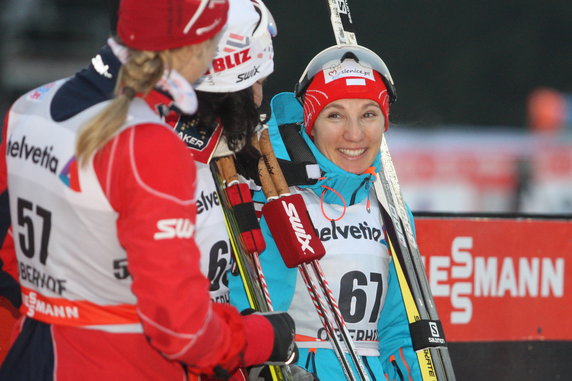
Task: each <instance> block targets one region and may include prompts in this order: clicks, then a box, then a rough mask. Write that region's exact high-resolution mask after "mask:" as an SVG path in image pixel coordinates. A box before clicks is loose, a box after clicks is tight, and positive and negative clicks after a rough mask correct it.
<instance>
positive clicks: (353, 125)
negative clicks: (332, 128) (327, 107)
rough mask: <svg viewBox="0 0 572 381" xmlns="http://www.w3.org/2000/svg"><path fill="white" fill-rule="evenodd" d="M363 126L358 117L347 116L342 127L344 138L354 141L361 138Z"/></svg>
mask: <svg viewBox="0 0 572 381" xmlns="http://www.w3.org/2000/svg"><path fill="white" fill-rule="evenodd" d="M363 135H364V134H363V128H362V126H361V125H360V123H359V120H358V119H355V118H348V119H347V122H346V128H345V129H344V138H345V139H346V140H348V141H352V142H356V141H360V140H361V139H363Z"/></svg>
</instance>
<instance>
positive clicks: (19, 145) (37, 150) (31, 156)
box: [6, 135, 59, 173]
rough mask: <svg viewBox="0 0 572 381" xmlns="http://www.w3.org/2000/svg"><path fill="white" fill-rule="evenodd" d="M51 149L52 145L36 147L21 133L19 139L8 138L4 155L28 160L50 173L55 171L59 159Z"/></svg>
mask: <svg viewBox="0 0 572 381" xmlns="http://www.w3.org/2000/svg"><path fill="white" fill-rule="evenodd" d="M53 149H54V146H45V147H37V146H35V145H33V144H28V142H27V141H26V135H23V136H22V139H20V140H19V141H12V140H8V147H7V148H6V155H8V156H10V157H13V158H17V159H22V160H26V161H30V162H32V163H34V164H35V165H39V166H40V167H42V168H45V169H47V170H48V171H50V172H52V173H57V170H58V163H59V160H58V158H57V157H55V156H53V155H52V150H53Z"/></svg>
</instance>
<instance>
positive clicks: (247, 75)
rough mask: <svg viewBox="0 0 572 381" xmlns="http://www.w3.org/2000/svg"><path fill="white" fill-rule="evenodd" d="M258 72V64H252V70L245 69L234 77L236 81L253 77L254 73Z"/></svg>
mask: <svg viewBox="0 0 572 381" xmlns="http://www.w3.org/2000/svg"><path fill="white" fill-rule="evenodd" d="M258 73H260V65H258V66H254V68H253V69H252V70H249V71H247V72H246V73H240V74H239V75H238V76H237V77H236V78H237V79H236V83H239V82H242V81H246V80H247V79H250V78H252V77H254V76H255V75H256V74H258Z"/></svg>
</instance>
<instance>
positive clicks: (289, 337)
mask: <svg viewBox="0 0 572 381" xmlns="http://www.w3.org/2000/svg"><path fill="white" fill-rule="evenodd" d="M241 314H242V315H258V316H259V317H262V318H264V319H266V321H268V323H270V325H271V326H272V330H273V333H274V341H273V346H272V351H271V353H270V355H269V356H268V357H267V359H266V361H265V362H264V364H268V365H285V364H292V363H294V362H296V360H297V359H298V348H297V347H296V343H295V342H294V336H295V334H296V327H295V325H294V319H292V317H291V316H290V315H288V313H287V312H255V311H254V310H252V309H247V310H245V311H242V312H241ZM251 364H252V363H251ZM254 364H256V363H254Z"/></svg>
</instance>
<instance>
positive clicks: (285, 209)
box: [262, 194, 326, 268]
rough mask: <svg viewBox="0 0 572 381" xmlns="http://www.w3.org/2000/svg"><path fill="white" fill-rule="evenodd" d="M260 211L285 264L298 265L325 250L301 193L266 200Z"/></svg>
mask: <svg viewBox="0 0 572 381" xmlns="http://www.w3.org/2000/svg"><path fill="white" fill-rule="evenodd" d="M262 215H263V217H264V218H265V219H266V223H267V224H268V228H269V229H270V232H271V233H272V237H273V238H274V241H275V242H276V246H277V247H278V250H279V251H280V255H282V259H283V260H284V263H285V264H286V266H287V267H289V268H293V267H297V266H298V265H300V264H303V263H309V262H311V261H314V260H317V259H320V258H322V257H323V256H324V254H326V249H325V248H324V245H322V241H320V238H318V236H317V235H316V230H315V229H314V224H312V220H311V219H310V215H309V214H308V210H307V209H306V204H305V203H304V199H303V198H302V196H301V195H299V194H294V195H289V196H284V197H280V198H278V199H276V200H273V201H269V202H268V203H266V204H265V205H264V207H263V208H262Z"/></svg>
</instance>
